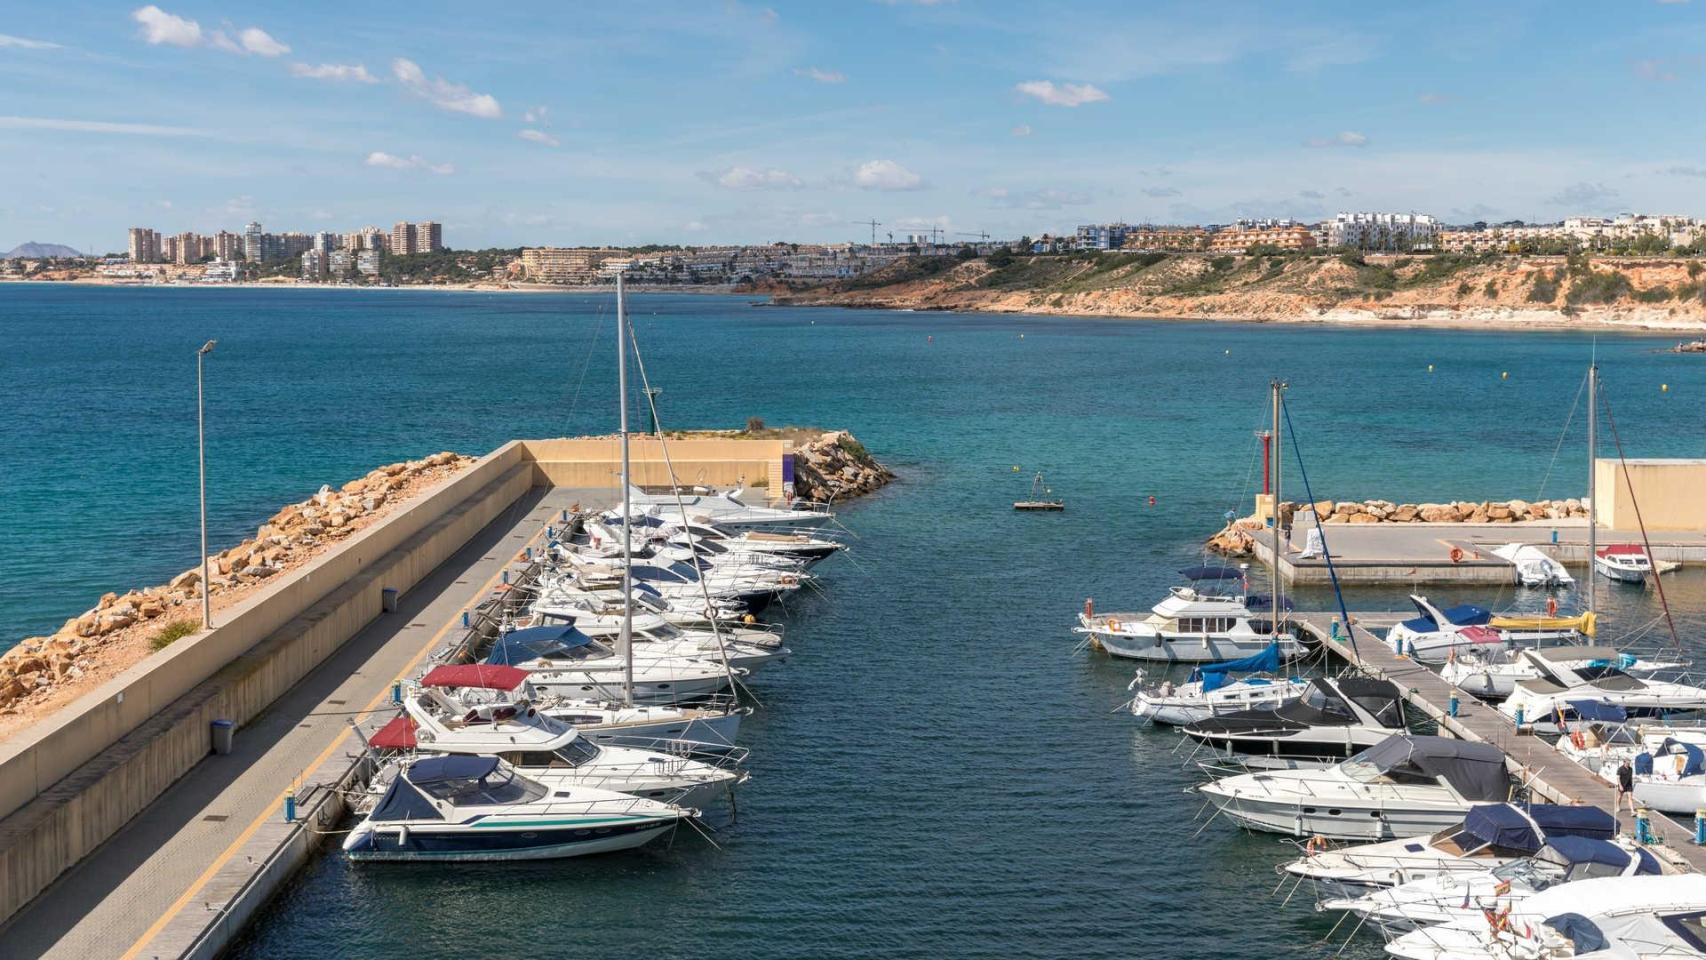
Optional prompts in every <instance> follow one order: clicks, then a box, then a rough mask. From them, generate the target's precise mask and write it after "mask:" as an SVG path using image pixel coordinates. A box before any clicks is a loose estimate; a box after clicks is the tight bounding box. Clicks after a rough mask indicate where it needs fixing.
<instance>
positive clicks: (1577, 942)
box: [1546, 913, 1611, 957]
mask: <svg viewBox="0 0 1706 960" xmlns="http://www.w3.org/2000/svg"><path fill="white" fill-rule="evenodd" d="M1546 925H1547V926H1548V927H1551V928H1552V929H1554V930H1556V931H1558V932H1559V933H1560V934H1562V935H1563V936H1564V937H1565V938H1567V939H1568V940H1569V941H1570V943H1571V945H1572V946H1573V947H1574V949H1573V950H1572V951H1571V952H1572V953H1574V954H1575V955H1576V956H1578V957H1579V956H1585V955H1587V954H1590V953H1598V952H1600V951H1601V950H1604V949H1606V948H1607V947H1609V946H1610V945H1611V944H1610V943H1609V942H1608V941H1607V940H1606V939H1605V934H1604V933H1603V932H1601V931H1600V929H1599V928H1598V927H1596V926H1594V923H1593V921H1592V920H1589V919H1588V918H1587V917H1584V916H1582V915H1581V914H1579V913H1560V914H1558V915H1557V916H1555V917H1550V918H1548V919H1547V921H1546Z"/></svg>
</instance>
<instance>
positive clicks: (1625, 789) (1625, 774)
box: [1611, 758, 1635, 817]
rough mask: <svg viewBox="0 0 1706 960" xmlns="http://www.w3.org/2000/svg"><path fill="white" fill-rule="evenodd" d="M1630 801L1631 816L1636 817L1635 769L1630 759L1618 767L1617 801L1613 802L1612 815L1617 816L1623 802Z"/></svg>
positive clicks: (1625, 759) (1626, 759)
mask: <svg viewBox="0 0 1706 960" xmlns="http://www.w3.org/2000/svg"><path fill="white" fill-rule="evenodd" d="M1625 800H1627V801H1629V815H1630V816H1631V817H1632V816H1634V815H1635V768H1634V767H1632V766H1630V765H1629V760H1628V758H1624V760H1623V762H1622V763H1620V764H1618V765H1617V799H1616V800H1614V801H1612V804H1611V813H1612V815H1613V816H1615V815H1616V814H1617V811H1618V809H1619V808H1621V807H1622V805H1623V801H1625Z"/></svg>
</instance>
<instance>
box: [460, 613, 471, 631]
mask: <svg viewBox="0 0 1706 960" xmlns="http://www.w3.org/2000/svg"><path fill="white" fill-rule="evenodd" d="M473 625H474V624H473V622H472V619H471V618H470V617H469V616H468V611H466V610H464V611H462V629H464V630H466V629H468V628H469V627H471V626H473Z"/></svg>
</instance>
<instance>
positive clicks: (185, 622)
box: [148, 617, 201, 650]
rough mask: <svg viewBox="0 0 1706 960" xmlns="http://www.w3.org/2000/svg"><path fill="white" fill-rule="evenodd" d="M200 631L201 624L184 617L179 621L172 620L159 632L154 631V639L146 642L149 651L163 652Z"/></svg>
mask: <svg viewBox="0 0 1706 960" xmlns="http://www.w3.org/2000/svg"><path fill="white" fill-rule="evenodd" d="M200 629H201V624H200V623H199V622H197V621H195V620H191V619H189V618H188V617H184V618H183V619H180V620H173V621H172V622H170V623H168V624H166V625H165V626H163V627H161V628H160V629H159V630H156V631H154V637H153V639H151V640H149V641H148V647H149V649H151V650H164V649H166V648H167V647H169V646H171V645H172V643H173V642H174V641H177V640H182V639H183V638H185V637H187V636H189V635H190V634H192V633H195V632H196V631H197V630H200Z"/></svg>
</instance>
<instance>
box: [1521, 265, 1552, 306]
mask: <svg viewBox="0 0 1706 960" xmlns="http://www.w3.org/2000/svg"><path fill="white" fill-rule="evenodd" d="M1556 299H1558V278H1557V277H1554V276H1552V275H1550V274H1547V273H1545V272H1541V273H1537V274H1535V275H1534V286H1533V287H1531V288H1530V289H1529V291H1528V302H1529V303H1551V302H1552V301H1554V300H1556Z"/></svg>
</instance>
